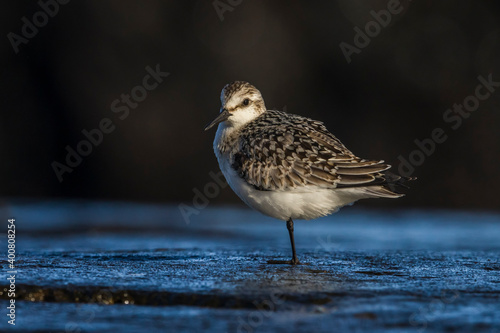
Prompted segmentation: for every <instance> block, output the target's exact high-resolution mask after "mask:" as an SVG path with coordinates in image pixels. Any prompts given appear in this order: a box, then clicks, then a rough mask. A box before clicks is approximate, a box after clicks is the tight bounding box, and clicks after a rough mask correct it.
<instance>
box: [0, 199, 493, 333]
mask: <svg viewBox="0 0 500 333" xmlns="http://www.w3.org/2000/svg"><path fill="white" fill-rule="evenodd" d="M0 217H1V218H2V220H3V221H5V223H4V222H2V223H1V224H0V225H4V226H6V224H7V223H6V221H7V218H9V217H15V218H16V228H17V234H16V236H17V238H16V246H17V250H18V253H17V256H18V257H17V261H16V265H17V270H18V274H17V279H16V288H17V302H16V305H17V307H16V310H17V312H16V315H17V317H16V326H15V327H12V326H11V325H8V324H7V316H6V315H5V314H3V313H6V312H7V310H6V309H5V308H6V306H7V302H8V296H7V295H6V293H5V292H3V293H2V295H0V308H2V309H4V310H2V311H1V312H0V314H1V316H0V331H1V332H4V331H10V330H17V331H22V332H143V331H144V332H146V331H147V332H156V331H158V332H188V331H191V332H201V331H207V332H348V331H355V332H387V331H389V332H405V331H408V332H443V331H445V332H452V331H461V332H491V333H500V260H499V255H500V215H495V214H487V213H466V212H461V213H456V212H455V213H453V212H444V211H407V212H385V211H367V210H359V209H355V208H347V209H343V210H342V211H341V212H340V213H338V214H336V215H334V216H330V217H327V218H323V219H320V220H317V221H309V222H307V221H297V222H296V223H295V237H296V244H297V251H298V255H299V259H301V261H302V262H304V263H307V265H300V266H296V267H292V266H284V265H268V264H266V262H267V260H269V259H288V257H289V256H290V249H289V240H288V233H287V230H286V227H285V223H284V222H278V221H276V220H273V219H270V218H266V217H264V216H262V215H260V214H258V213H255V212H252V211H250V210H246V209H234V208H217V209H214V208H207V209H205V210H202V211H201V212H200V214H199V215H197V216H193V217H192V219H191V221H190V223H189V224H187V223H186V221H185V220H184V219H183V218H182V216H181V214H180V213H179V210H178V208H177V207H175V206H169V207H166V206H150V205H135V204H123V203H121V204H120V203H89V202H69V203H68V202H52V203H23V204H16V205H4V206H3V207H2V208H0ZM5 231H6V227H5ZM5 231H2V230H0V232H5ZM6 247H7V243H6V236H5V234H3V236H2V238H1V240H0V249H1V248H4V250H1V251H0V253H3V254H4V256H5V254H6ZM6 271H7V267H6V261H4V260H2V275H0V277H2V280H1V281H2V282H0V292H1V291H2V290H4V289H5V288H6V287H7V281H6V279H5V278H4V277H5V275H6ZM2 318H3V319H2Z"/></svg>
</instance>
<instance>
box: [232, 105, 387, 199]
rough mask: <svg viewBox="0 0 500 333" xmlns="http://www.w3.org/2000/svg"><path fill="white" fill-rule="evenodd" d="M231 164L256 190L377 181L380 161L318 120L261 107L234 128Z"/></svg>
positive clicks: (332, 185)
mask: <svg viewBox="0 0 500 333" xmlns="http://www.w3.org/2000/svg"><path fill="white" fill-rule="evenodd" d="M239 140H240V142H239V151H238V152H237V153H235V154H234V156H233V160H232V166H233V168H234V169H235V170H236V171H237V172H238V174H239V176H240V177H242V178H243V179H245V181H246V182H247V183H248V184H250V185H252V186H254V187H255V188H257V189H259V190H288V189H296V188H300V187H306V186H320V187H325V188H337V187H351V186H370V185H380V184H381V183H383V182H384V180H383V177H382V176H383V174H381V172H383V171H385V170H387V169H389V168H390V165H387V164H383V161H367V160H363V159H360V158H358V157H356V156H355V155H354V154H353V153H351V152H350V151H349V150H348V149H347V148H346V147H345V146H344V145H343V144H342V143H341V142H340V141H339V140H338V139H337V138H336V137H335V136H334V135H333V134H331V133H330V132H328V130H327V129H326V127H325V126H324V125H323V123H321V122H318V121H314V120H312V119H308V118H304V117H301V116H297V115H292V114H287V113H284V112H280V111H266V112H265V113H264V114H262V115H261V116H260V117H259V118H257V119H256V120H254V121H252V122H251V123H249V124H248V125H246V126H245V127H244V128H243V129H242V130H241V133H240V139H239Z"/></svg>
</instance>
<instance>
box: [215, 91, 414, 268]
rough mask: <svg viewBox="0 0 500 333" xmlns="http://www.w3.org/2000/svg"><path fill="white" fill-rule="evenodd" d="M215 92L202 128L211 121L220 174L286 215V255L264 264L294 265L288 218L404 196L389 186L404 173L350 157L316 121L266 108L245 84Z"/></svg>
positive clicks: (259, 203)
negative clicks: (213, 108) (215, 104)
mask: <svg viewBox="0 0 500 333" xmlns="http://www.w3.org/2000/svg"><path fill="white" fill-rule="evenodd" d="M220 99H221V104H222V107H221V108H220V113H219V115H218V116H217V117H216V118H215V119H214V120H213V121H212V122H211V123H209V124H208V125H207V126H206V127H205V131H206V130H209V129H210V128H212V127H214V126H215V125H217V124H218V129H217V133H216V134H215V140H214V143H213V146H214V151H215V155H216V157H217V160H218V162H219V166H220V169H221V170H222V173H223V174H224V176H225V178H226V180H227V182H228V184H229V185H230V187H231V188H232V189H233V191H234V192H235V193H236V194H237V195H238V196H239V197H240V199H241V200H243V201H244V202H245V203H246V204H247V205H248V206H250V207H252V208H253V209H255V210H257V211H259V212H261V213H263V214H265V215H268V216H271V217H274V218H276V219H279V220H283V221H286V226H287V229H288V233H289V237H290V243H291V245H292V259H291V260H289V261H288V260H287V261H276V260H270V261H268V263H276V264H277V263H280V264H281V263H287V264H292V265H296V264H300V262H299V260H298V258H297V253H296V251H295V241H294V236H293V220H295V219H303V220H310V219H315V218H318V217H321V216H326V215H329V214H332V213H334V212H336V211H338V210H339V209H340V208H341V207H343V206H345V205H349V204H352V203H354V202H355V201H357V200H359V199H365V198H399V197H401V196H403V195H404V194H401V193H396V192H395V191H394V189H395V186H397V185H402V186H404V185H403V184H402V181H403V180H405V179H408V178H405V177H401V176H398V175H395V174H392V173H389V172H387V170H388V169H389V168H390V167H391V166H390V165H389V164H385V163H384V161H383V160H367V159H362V158H359V157H357V156H356V155H354V154H353V153H352V152H351V151H350V150H348V149H347V148H346V147H345V146H344V145H343V144H342V142H340V140H339V139H337V138H336V137H335V136H334V135H333V134H331V133H330V132H329V131H328V130H327V129H326V127H325V125H324V124H323V123H322V122H320V121H316V120H312V119H309V118H306V117H302V116H298V115H294V114H289V113H285V112H282V111H276V110H267V109H266V106H265V104H264V99H263V98H262V95H261V93H260V91H259V90H257V88H255V87H254V86H253V85H251V84H250V83H248V82H244V81H236V82H233V83H230V84H227V85H226V86H225V87H224V88H223V89H222V92H221V96H220ZM405 187H406V186H405Z"/></svg>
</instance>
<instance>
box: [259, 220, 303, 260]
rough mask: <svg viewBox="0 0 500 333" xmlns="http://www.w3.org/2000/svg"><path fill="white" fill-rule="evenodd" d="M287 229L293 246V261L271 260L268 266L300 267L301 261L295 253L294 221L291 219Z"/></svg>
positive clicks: (287, 222) (287, 223)
mask: <svg viewBox="0 0 500 333" xmlns="http://www.w3.org/2000/svg"><path fill="white" fill-rule="evenodd" d="M286 228H287V229H288V235H289V236H290V243H291V244H292V260H269V261H268V262H267V263H268V264H290V265H300V262H299V259H298V258H297V253H296V252H295V240H294V238H293V220H292V218H289V219H288V221H286Z"/></svg>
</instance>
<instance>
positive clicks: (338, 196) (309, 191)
mask: <svg viewBox="0 0 500 333" xmlns="http://www.w3.org/2000/svg"><path fill="white" fill-rule="evenodd" d="M217 157H218V160H219V165H220V168H221V170H222V173H223V174H224V176H225V177H226V180H227V182H228V184H229V186H231V188H232V189H233V191H234V192H235V193H236V194H237V195H238V196H239V197H240V199H241V200H243V201H244V202H245V203H246V204H247V205H249V206H250V207H252V208H253V209H255V210H257V211H259V212H261V213H263V214H265V215H268V216H271V217H274V218H276V219H279V220H285V221H286V220H288V219H289V218H292V219H301V220H310V219H315V218H318V217H321V216H326V215H329V214H332V213H335V212H336V211H338V210H339V208H341V207H342V206H345V205H348V204H351V203H353V202H355V201H356V200H359V199H362V198H366V197H367V195H366V193H363V191H362V190H361V189H326V188H320V187H318V186H306V187H302V188H298V189H293V190H284V191H260V190H257V189H256V188H254V187H253V186H251V185H249V184H248V183H247V182H246V181H245V180H244V179H242V178H241V177H239V176H238V174H237V173H236V171H234V169H233V168H232V167H231V165H230V164H229V161H228V160H227V159H225V158H223V157H222V156H217Z"/></svg>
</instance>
